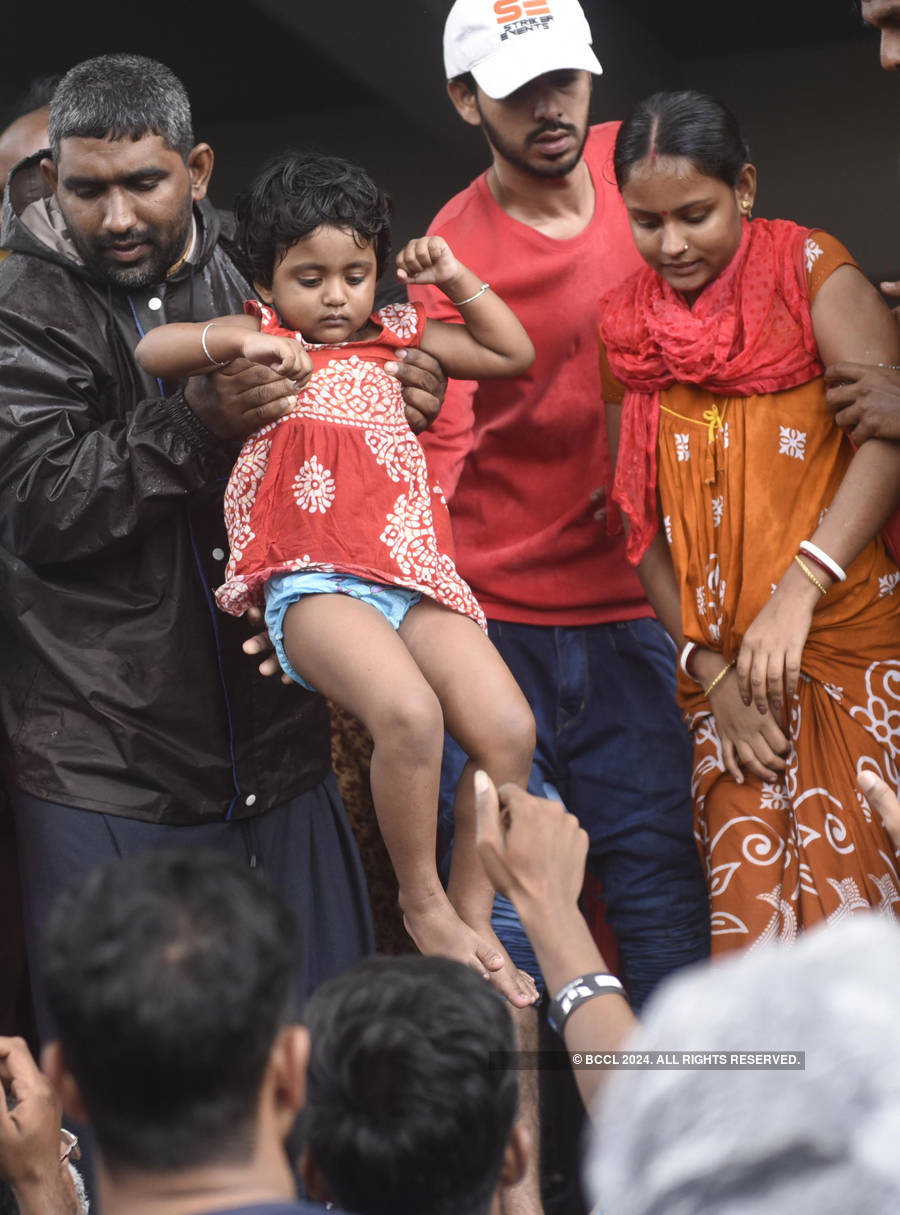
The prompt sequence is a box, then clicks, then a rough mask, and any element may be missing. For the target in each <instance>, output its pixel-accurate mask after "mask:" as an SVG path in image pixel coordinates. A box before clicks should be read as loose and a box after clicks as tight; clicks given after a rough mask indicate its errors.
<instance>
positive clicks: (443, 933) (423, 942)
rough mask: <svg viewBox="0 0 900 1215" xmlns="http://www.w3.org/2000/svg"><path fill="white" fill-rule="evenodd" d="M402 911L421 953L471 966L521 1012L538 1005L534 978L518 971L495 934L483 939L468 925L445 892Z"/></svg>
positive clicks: (403, 906) (406, 905) (406, 904)
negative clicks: (530, 1005)
mask: <svg viewBox="0 0 900 1215" xmlns="http://www.w3.org/2000/svg"><path fill="white" fill-rule="evenodd" d="M401 909H402V911H403V925H404V927H405V928H406V931H407V932H408V933H409V935H410V936H411V937H412V939H413V941H414V942H415V944H416V948H417V949H418V950H419V952H420V953H423V954H438V955H440V956H442V957H446V958H455V959H456V961H458V962H463V963H464V964H465V965H466V966H471V968H472V969H473V970H476V971H478V973H479V974H480V975H481V976H482V978H484V979H489V980H490V982H491V983H492V984H493V985H494V987H496V988H497V990H498V991H499V992H500V993H501V994H502V995H504V996H506V998H507V999H508V1000H509V1002H510V1003H511V1004H514V1005H515V1006H516V1007H517V1008H523V1007H525V1006H527V1005H529V1004H533V1003H534V1001H535V999H536V997H537V988H535V986H534V983H533V981H532V979H531V977H530V976H529V975H524V974H523V973H522V972H521V971H518V970H516V968H515V967H514V966H513V964H512V961H511V960H510V958H509V956H508V955H507V953H506V951H505V950H504V949H503V947H502V945H501V944H500V942H499V941H498V940H497V938H496V936H494V934H493V932H489V933H487V934H485V935H484V936H482V935H481V934H480V933H478V932H476V931H475V930H474V929H472V928H470V927H469V925H468V924H466V923H464V922H463V921H462V920H461V919H460V918H459V916H458V915H457V913H456V912H455V911H454V909H453V906H452V904H451V902H450V900H449V899H448V898H447V896H446V894H444V892H443V891H441V892H440V893H435V894H434V895H432V896H430V897H427V898H425V899H421V900H418V901H416V902H411V901H409V900H407V899H401ZM529 984H530V987H529Z"/></svg>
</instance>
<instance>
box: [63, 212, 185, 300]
mask: <svg viewBox="0 0 900 1215" xmlns="http://www.w3.org/2000/svg"><path fill="white" fill-rule="evenodd" d="M190 229H191V213H190V211H189V212H188V214H187V216H186V218H185V222H184V225H183V227H181V229H180V230H179V231H178V232H177V233H176V234H174V235H168V233H166V232H160V230H159V229H153V228H143V229H141V228H131V229H129V231H128V232H125V233H120V234H118V235H117V236H115V237H111V236H101V237H96V238H95V239H93V240H84V239H83V238H82V237H81V236H80V235H79V234H78V233H77V232H76V231H75V230H74V229H73V228H72V227H71V226H70V227H69V235H70V236H71V238H72V243H73V244H74V246H75V248H76V249H77V250H78V252H79V254H80V255H81V258H82V260H83V262H84V264H85V267H86V268H87V269H88V270H89V271H90V272H91V274H93V275H94V276H95V277H97V278H99V279H101V280H102V281H103V282H107V283H112V285H113V286H114V287H130V288H135V287H148V286H149V285H150V284H151V283H162V282H164V281H165V278H166V273H167V271H168V270H169V269H170V268H171V267H172V266H174V265H175V263H176V262H177V261H178V259H179V258H180V257H181V256H182V255H183V254H184V251H185V248H186V246H187V241H188V235H189V233H190ZM127 244H146V245H147V246H149V249H148V252H147V254H146V255H145V256H144V257H142V258H141V260H140V261H139V262H137V263H136V264H135V265H128V264H127V263H126V264H124V265H119V264H117V263H116V262H115V261H114V260H113V259H111V258H110V257H109V256H108V254H107V252H106V251H107V250H109V249H113V248H115V247H116V246H117V245H127Z"/></svg>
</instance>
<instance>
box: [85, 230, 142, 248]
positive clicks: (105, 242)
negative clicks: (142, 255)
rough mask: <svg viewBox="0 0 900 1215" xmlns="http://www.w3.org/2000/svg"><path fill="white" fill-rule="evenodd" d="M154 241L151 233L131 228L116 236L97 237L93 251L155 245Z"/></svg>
mask: <svg viewBox="0 0 900 1215" xmlns="http://www.w3.org/2000/svg"><path fill="white" fill-rule="evenodd" d="M155 244H156V241H155V239H154V237H153V235H152V233H150V232H147V231H144V232H142V231H141V230H140V229H139V228H132V229H130V230H129V231H128V232H120V233H119V234H118V235H117V236H98V237H97V239H96V240H95V241H94V248H95V249H120V248H121V247H122V246H123V245H155Z"/></svg>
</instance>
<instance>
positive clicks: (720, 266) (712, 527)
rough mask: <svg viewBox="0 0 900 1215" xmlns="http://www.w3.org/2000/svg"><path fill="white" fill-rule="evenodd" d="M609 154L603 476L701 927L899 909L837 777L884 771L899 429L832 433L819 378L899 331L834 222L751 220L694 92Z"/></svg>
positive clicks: (631, 129) (886, 861) (884, 859)
mask: <svg viewBox="0 0 900 1215" xmlns="http://www.w3.org/2000/svg"><path fill="white" fill-rule="evenodd" d="M615 169H616V175H617V180H618V183H619V188H620V190H621V192H622V197H623V199H624V202H625V205H626V207H627V208H628V214H629V218H630V222H631V227H632V232H633V234H634V238H635V242H636V244H637V247H638V250H639V252H640V253H641V255H642V256H643V258H644V260H645V261H646V262H647V267H646V268H644V269H643V270H641V271H638V272H637V274H636V275H634V276H633V277H632V278H631V279H629V280H628V281H627V282H626V283H625V284H623V285H622V286H621V287H620V288H618V289H616V290H615V291H614V292H612V293H611V294H610V295H608V296H607V297H606V299H605V300H604V302H603V307H602V317H603V320H602V322H601V326H600V336H601V366H602V367H603V369H604V379H605V398H606V400H607V402H621V409H619V408H618V407H617V406H616V405H612V406H608V417H609V420H610V426H611V430H612V431H613V438H614V440H615V438H616V432H617V431H619V430H620V433H619V435H618V461H617V467H616V483H615V489H614V493H613V497H614V499H615V501H616V502H617V503H618V504H619V506H620V507H621V509H622V512H623V514H624V515H625V517H626V521H627V525H628V527H629V543H628V549H629V555H630V557H631V559H632V561H634V562H635V563H636V564H637V566H638V573H639V575H640V577H641V580H642V582H643V584H644V588H645V590H646V592H647V595H648V597H649V599H650V601H651V603H652V604H653V606H654V608H655V609H656V611H657V614H658V615H659V616H660V619H661V620H662V621H663V623H664V624H665V626H666V627H667V629H668V630H669V632H670V633H671V634H672V636H673V637H674V638H675V640H676V642H677V644H678V645H679V646H680V647H682V655H681V667H682V670H681V672H680V673H679V695H680V698H681V703H682V707H683V709H684V711H685V714H686V719H687V721H688V723H689V725H690V728H691V730H692V733H693V737H694V746H695V764H694V800H695V827H696V836H697V843H698V847H699V848H700V851H701V855H702V858H703V860H704V863H705V866H706V873H707V880H708V885H709V891H710V900H711V908H712V931H713V937H712V941H713V950H714V951H723V950H727V949H732V948H739V947H748V946H751V945H753V944H755V943H757V942H759V941H761V940H766V939H769V938H772V937H776V938H780V939H782V940H790V939H792V938H793V937H794V936H795V935H796V932H797V931H798V929H800V928H802V927H806V926H808V925H810V924H812V923H815V922H817V921H820V920H834V919H837V918H840V917H842V916H844V915H845V914H849V913H851V912H853V911H855V910H857V909H863V908H866V909H868V908H870V907H874V908H877V909H880V910H883V911H885V912H891V913H893V914H900V879H898V869H897V854H896V853H895V850H894V847H893V845H892V844H891V842H890V840H889V838H888V836H887V835H886V834H885V831H884V828H883V826H882V824H881V820H880V819H879V817H878V815H877V814H873V813H872V811H871V809H870V807H869V806H868V804H867V803H866V801H865V799H864V798H863V797H862V795H861V794H860V793H859V792H858V791H857V788H856V780H857V777H858V775H859V774H860V773H861V772H863V771H865V770H869V771H873V772H876V773H877V774H878V775H880V776H881V777H883V778H884V779H885V780H887V781H888V783H889V784H890V785H891V786H892V787H893V788H894V789H895V790H896V791H897V792H898V793H900V589H898V584H900V571H898V569H897V566H896V564H895V563H894V561H893V559H892V558H891V556H890V555H889V553H888V552H887V550H886V549H885V546H884V544H883V542H882V540H881V538H880V536H879V534H878V533H879V530H880V529H881V527H882V526H883V525H884V523H885V522H886V520H887V518H888V517H889V516H890V514H891V512H892V511H893V509H894V508H895V506H896V505H897V502H898V499H900V445H896V444H893V443H888V442H884V441H881V440H872V441H870V442H867V443H866V444H864V446H863V447H861V448H860V449H859V451H857V452H854V450H853V448H852V447H851V445H850V443H849V442H848V440H847V439H846V438H845V437H844V436H843V434H842V432H841V431H840V430H839V429H838V427H837V426H836V425H835V423H834V420H833V417H832V415H831V414H830V413H829V411H828V409H827V408H826V405H825V396H824V386H823V381H822V368H823V364H826V363H833V362H837V361H839V360H842V359H849V360H855V361H857V362H861V363H870V364H874V363H884V364H898V363H900V331H898V328H897V325H896V323H895V322H894V320H893V317H892V316H891V314H890V312H889V311H888V309H887V308H886V307H885V305H884V304H883V302H882V301H881V299H880V297H879V296H878V294H877V292H876V291H875V289H874V288H873V287H872V286H871V285H870V284H869V282H868V281H867V280H866V278H865V277H864V276H863V274H862V273H861V271H860V270H859V269H858V267H857V266H856V264H855V263H854V261H853V259H852V258H851V256H850V255H849V253H847V251H846V250H845V249H844V248H843V246H842V245H840V244H839V243H838V242H837V241H836V240H834V239H833V238H831V237H829V236H827V235H826V234H825V233H823V232H820V231H815V230H813V231H809V230H807V229H804V228H801V227H799V226H798V225H795V224H790V223H787V222H784V221H778V220H775V221H768V220H762V219H756V220H752V222H751V219H750V216H751V213H752V207H753V201H754V196H755V192H756V171H755V169H754V167H753V165H752V164H750V162H749V154H748V152H747V148H746V145H745V144H744V142H743V140H742V138H741V135H740V132H739V130H738V127H737V124H736V122H735V120H734V118H733V116H732V115H731V114H730V113H729V112H728V111H727V110H726V109H725V108H724V107H723V106H721V105H720V104H719V103H718V102H716V101H714V100H713V99H712V98H708V97H704V96H703V95H701V94H697V93H676V94H672V93H669V94H657V95H656V96H654V97H651V98H649V99H648V100H647V101H645V102H643V103H642V104H641V105H640V106H639V107H638V108H637V110H636V111H635V113H634V114H632V116H631V117H630V118H629V119H628V120H627V121H626V123H625V124H624V125H623V126H622V128H621V131H620V133H619V136H618V140H617V143H616V152H615ZM619 414H621V419H620V418H619ZM660 523H661V526H660Z"/></svg>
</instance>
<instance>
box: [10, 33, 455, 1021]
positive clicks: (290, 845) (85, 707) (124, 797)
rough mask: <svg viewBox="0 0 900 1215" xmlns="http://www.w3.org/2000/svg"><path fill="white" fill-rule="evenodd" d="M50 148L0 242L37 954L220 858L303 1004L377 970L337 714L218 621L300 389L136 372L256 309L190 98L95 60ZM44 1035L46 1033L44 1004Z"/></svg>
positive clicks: (13, 685) (149, 66)
mask: <svg viewBox="0 0 900 1215" xmlns="http://www.w3.org/2000/svg"><path fill="white" fill-rule="evenodd" d="M49 129H50V140H51V153H50V155H49V156H48V155H47V154H46V153H45V154H38V155H37V156H34V157H32V158H30V159H29V160H26V161H24V162H22V164H21V165H20V166H18V168H17V169H16V170H14V172H13V174H12V175H11V178H10V187H9V191H8V195H7V198H6V201H5V205H4V212H3V226H2V237H0V244H2V245H3V246H4V247H5V248H7V249H9V250H10V256H9V257H8V258H7V259H6V260H5V262H4V263H3V264H2V266H0V611H2V613H3V628H2V629H0V721H2V727H3V730H4V731H5V734H6V736H7V740H8V742H7V754H6V756H5V761H6V762H5V765H4V766H5V771H6V776H7V780H8V783H9V786H10V790H11V798H12V801H13V808H14V813H15V818H16V826H17V834H18V838H19V851H20V862H21V868H22V879H23V888H24V898H25V914H26V925H27V930H28V935H29V948H30V949H32V950H33V949H34V948H35V947H36V945H37V940H38V935H39V931H40V928H41V925H42V923H43V921H44V919H45V918H46V915H47V912H48V910H49V906H50V904H51V902H52V899H53V897H54V896H55V894H56V892H57V891H58V889H59V888H60V886H61V885H62V884H64V883H65V882H66V881H67V880H69V879H70V878H71V877H74V876H75V875H77V874H78V873H80V872H81V871H83V870H85V869H87V868H89V867H90V866H92V865H93V864H95V863H96V862H97V861H99V860H102V859H104V858H105V857H108V856H113V855H122V854H124V853H128V852H134V851H139V850H143V849H147V848H154V847H160V846H167V845H171V844H178V845H192V844H194V843H196V844H198V845H200V844H206V845H212V846H218V847H221V848H224V849H227V850H229V851H232V852H235V853H236V854H238V855H239V856H241V857H242V858H244V859H245V860H246V863H247V864H248V865H250V866H252V867H254V868H256V869H260V870H262V871H263V872H264V873H265V874H266V875H267V876H268V878H269V879H270V880H271V881H272V883H273V884H274V885H275V886H276V887H277V888H278V889H279V891H280V892H281V893H282V895H284V896H285V897H286V898H287V900H288V902H289V903H290V905H291V906H292V908H293V909H294V912H295V914H296V915H297V917H298V919H299V921H300V930H301V933H300V948H299V955H298V956H299V959H301V960H302V973H301V974H300V975H299V977H298V981H299V987H300V991H301V994H302V993H305V992H308V991H309V990H311V989H312V988H313V987H314V986H315V985H316V984H317V983H318V982H319V981H320V980H321V979H323V978H325V977H327V976H329V975H332V974H335V973H338V972H340V971H341V970H343V969H344V968H345V967H346V966H347V965H349V964H350V963H352V962H353V961H354V960H355V959H356V958H357V957H359V956H360V954H362V953H364V952H365V951H367V950H368V949H369V948H370V946H371V930H370V921H369V910H368V904H367V899H366V894H365V887H364V884H363V882H362V878H361V874H360V868H359V862H358V857H357V854H356V849H355V844H354V841H353V839H352V836H351V833H350V831H349V828H348V825H347V822H346V818H345V816H344V812H343V808H342V806H341V804H340V799H339V796H338V794H337V790H336V786H335V783H334V776H333V774H332V772H331V763H330V754H329V722H328V714H327V710H326V706H325V704H324V702H323V700H322V699H321V698H320V697H318V696H316V695H313V694H311V693H307V692H304V691H302V690H301V689H299V688H297V687H295V686H292V687H285V686H283V685H282V683H281V682H280V681H279V680H277V679H263V678H262V677H261V676H260V675H259V673H258V672H257V670H256V664H255V663H254V662H253V661H252V660H251V659H248V658H247V657H246V656H245V655H243V654H242V652H241V645H242V642H243V641H245V640H246V638H247V636H248V633H249V632H250V630H248V628H247V626H246V624H245V623H243V622H241V621H236V620H234V619H232V618H231V617H228V616H225V615H223V614H222V613H220V612H219V611H218V610H217V609H216V607H215V606H214V603H213V600H212V597H211V596H212V590H213V588H214V587H215V586H216V585H218V583H219V582H221V581H222V575H223V571H224V568H225V561H226V559H227V542H226V538H225V530H224V524H223V520H222V497H223V491H224V486H225V481H226V479H227V476H228V473H229V470H230V467H231V464H232V462H233V459H234V456H235V454H236V451H237V446H238V444H239V442H240V440H241V439H242V438H244V437H245V436H246V435H248V434H250V433H251V432H252V431H253V430H255V429H257V428H258V427H259V426H260V425H262V424H264V423H265V422H267V421H271V420H272V419H273V418H274V417H277V416H279V415H280V413H282V412H283V411H284V410H285V409H286V408H287V407H288V403H287V399H286V398H287V396H288V395H289V394H290V393H291V392H292V391H293V389H292V387H291V385H290V384H289V383H288V382H287V381H285V380H280V379H278V378H277V377H276V376H274V375H273V374H272V373H270V372H269V371H268V370H267V369H263V368H256V367H250V366H249V365H246V364H245V365H244V367H243V369H241V367H240V365H238V364H232V365H230V366H229V367H228V368H226V369H225V370H224V371H222V372H217V373H215V374H212V375H209V376H198V377H195V378H194V379H191V380H189V381H187V382H186V383H182V384H179V383H163V382H161V381H157V380H155V379H153V378H152V377H150V376H148V375H146V374H144V373H143V372H142V371H141V370H140V368H139V367H138V366H137V364H136V362H135V360H134V357H133V351H134V347H135V345H136V343H137V341H138V340H139V338H140V337H141V335H142V334H143V333H144V332H146V330H147V329H148V328H151V327H153V326H155V325H158V324H162V323H164V322H171V321H182V320H184V321H186V320H194V321H199V320H205V319H207V318H209V317H213V316H218V315H222V314H226V313H231V312H234V311H239V310H240V308H241V303H242V301H243V300H244V299H246V298H248V297H249V296H250V295H251V294H252V292H251V289H250V287H249V286H248V284H247V282H246V281H245V280H244V278H243V277H242V275H241V274H240V272H239V270H238V268H237V266H236V265H235V262H234V260H233V258H232V255H231V250H230V247H229V242H228V238H227V235H226V234H225V232H223V229H222V226H221V220H220V216H219V215H218V213H217V212H216V211H215V210H214V208H213V207H212V206H211V205H210V204H209V202H208V201H207V200H206V188H207V183H208V180H209V176H210V172H211V169H212V160H213V156H212V151H211V149H210V148H209V146H208V145H207V144H203V143H199V144H194V140H193V132H192V129H191V116H190V108H189V104H188V99H187V96H186V94H185V91H184V88H183V86H182V85H181V83H180V81H178V80H177V78H176V77H174V76H173V75H172V73H171V72H170V71H169V70H168V69H167V68H165V67H163V65H162V64H159V63H155V62H154V61H152V60H148V59H143V58H140V57H138V56H134V55H107V56H102V57H100V58H99V59H94V60H89V61H87V62H85V63H82V64H79V65H78V66H76V67H75V68H73V69H72V70H71V71H70V72H69V73H68V74H67V75H66V76H65V77H64V78H63V80H62V82H61V83H60V85H59V87H58V89H57V91H56V94H55V96H54V100H53V103H52V106H51V112H50V124H49ZM416 357H418V356H417V355H414V356H413V359H412V360H410V361H409V363H408V364H407V363H404V364H403V365H402V367H401V375H402V376H403V377H404V379H405V382H406V383H407V393H409V392H410V385H415V384H418V385H419V386H420V390H419V393H418V395H416V394H415V390H413V399H412V400H411V401H410V405H411V406H412V405H414V404H418V405H419V406H421V409H422V410H423V411H425V412H426V413H427V412H428V411H429V409H433V408H434V406H435V404H436V403H435V401H434V400H433V396H432V395H431V394H433V392H434V385H435V383H436V380H435V378H434V377H433V376H432V375H431V374H430V371H431V369H433V368H436V365H435V364H434V363H431V362H430V361H429V363H430V365H429V367H428V368H426V369H424V370H423V369H422V368H421V367H418V368H417V367H416V366H414V365H413V364H414V359H415V358H416ZM423 388H424V390H425V391H424V396H423V394H422V391H421V390H422V389H423ZM409 412H410V413H411V415H414V417H413V420H414V421H415V422H418V423H421V422H422V421H423V418H422V416H421V415H420V414H418V413H417V412H416V410H415V409H412V408H411V409H410V411H409ZM110 915H111V916H115V908H110ZM33 969H35V968H33ZM38 995H39V996H40V993H38ZM38 1017H39V1028H40V1029H41V1031H42V1034H46V1031H47V1029H48V1024H47V1019H46V1015H45V1012H44V1008H43V1001H42V1000H40V998H39V1000H38Z"/></svg>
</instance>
